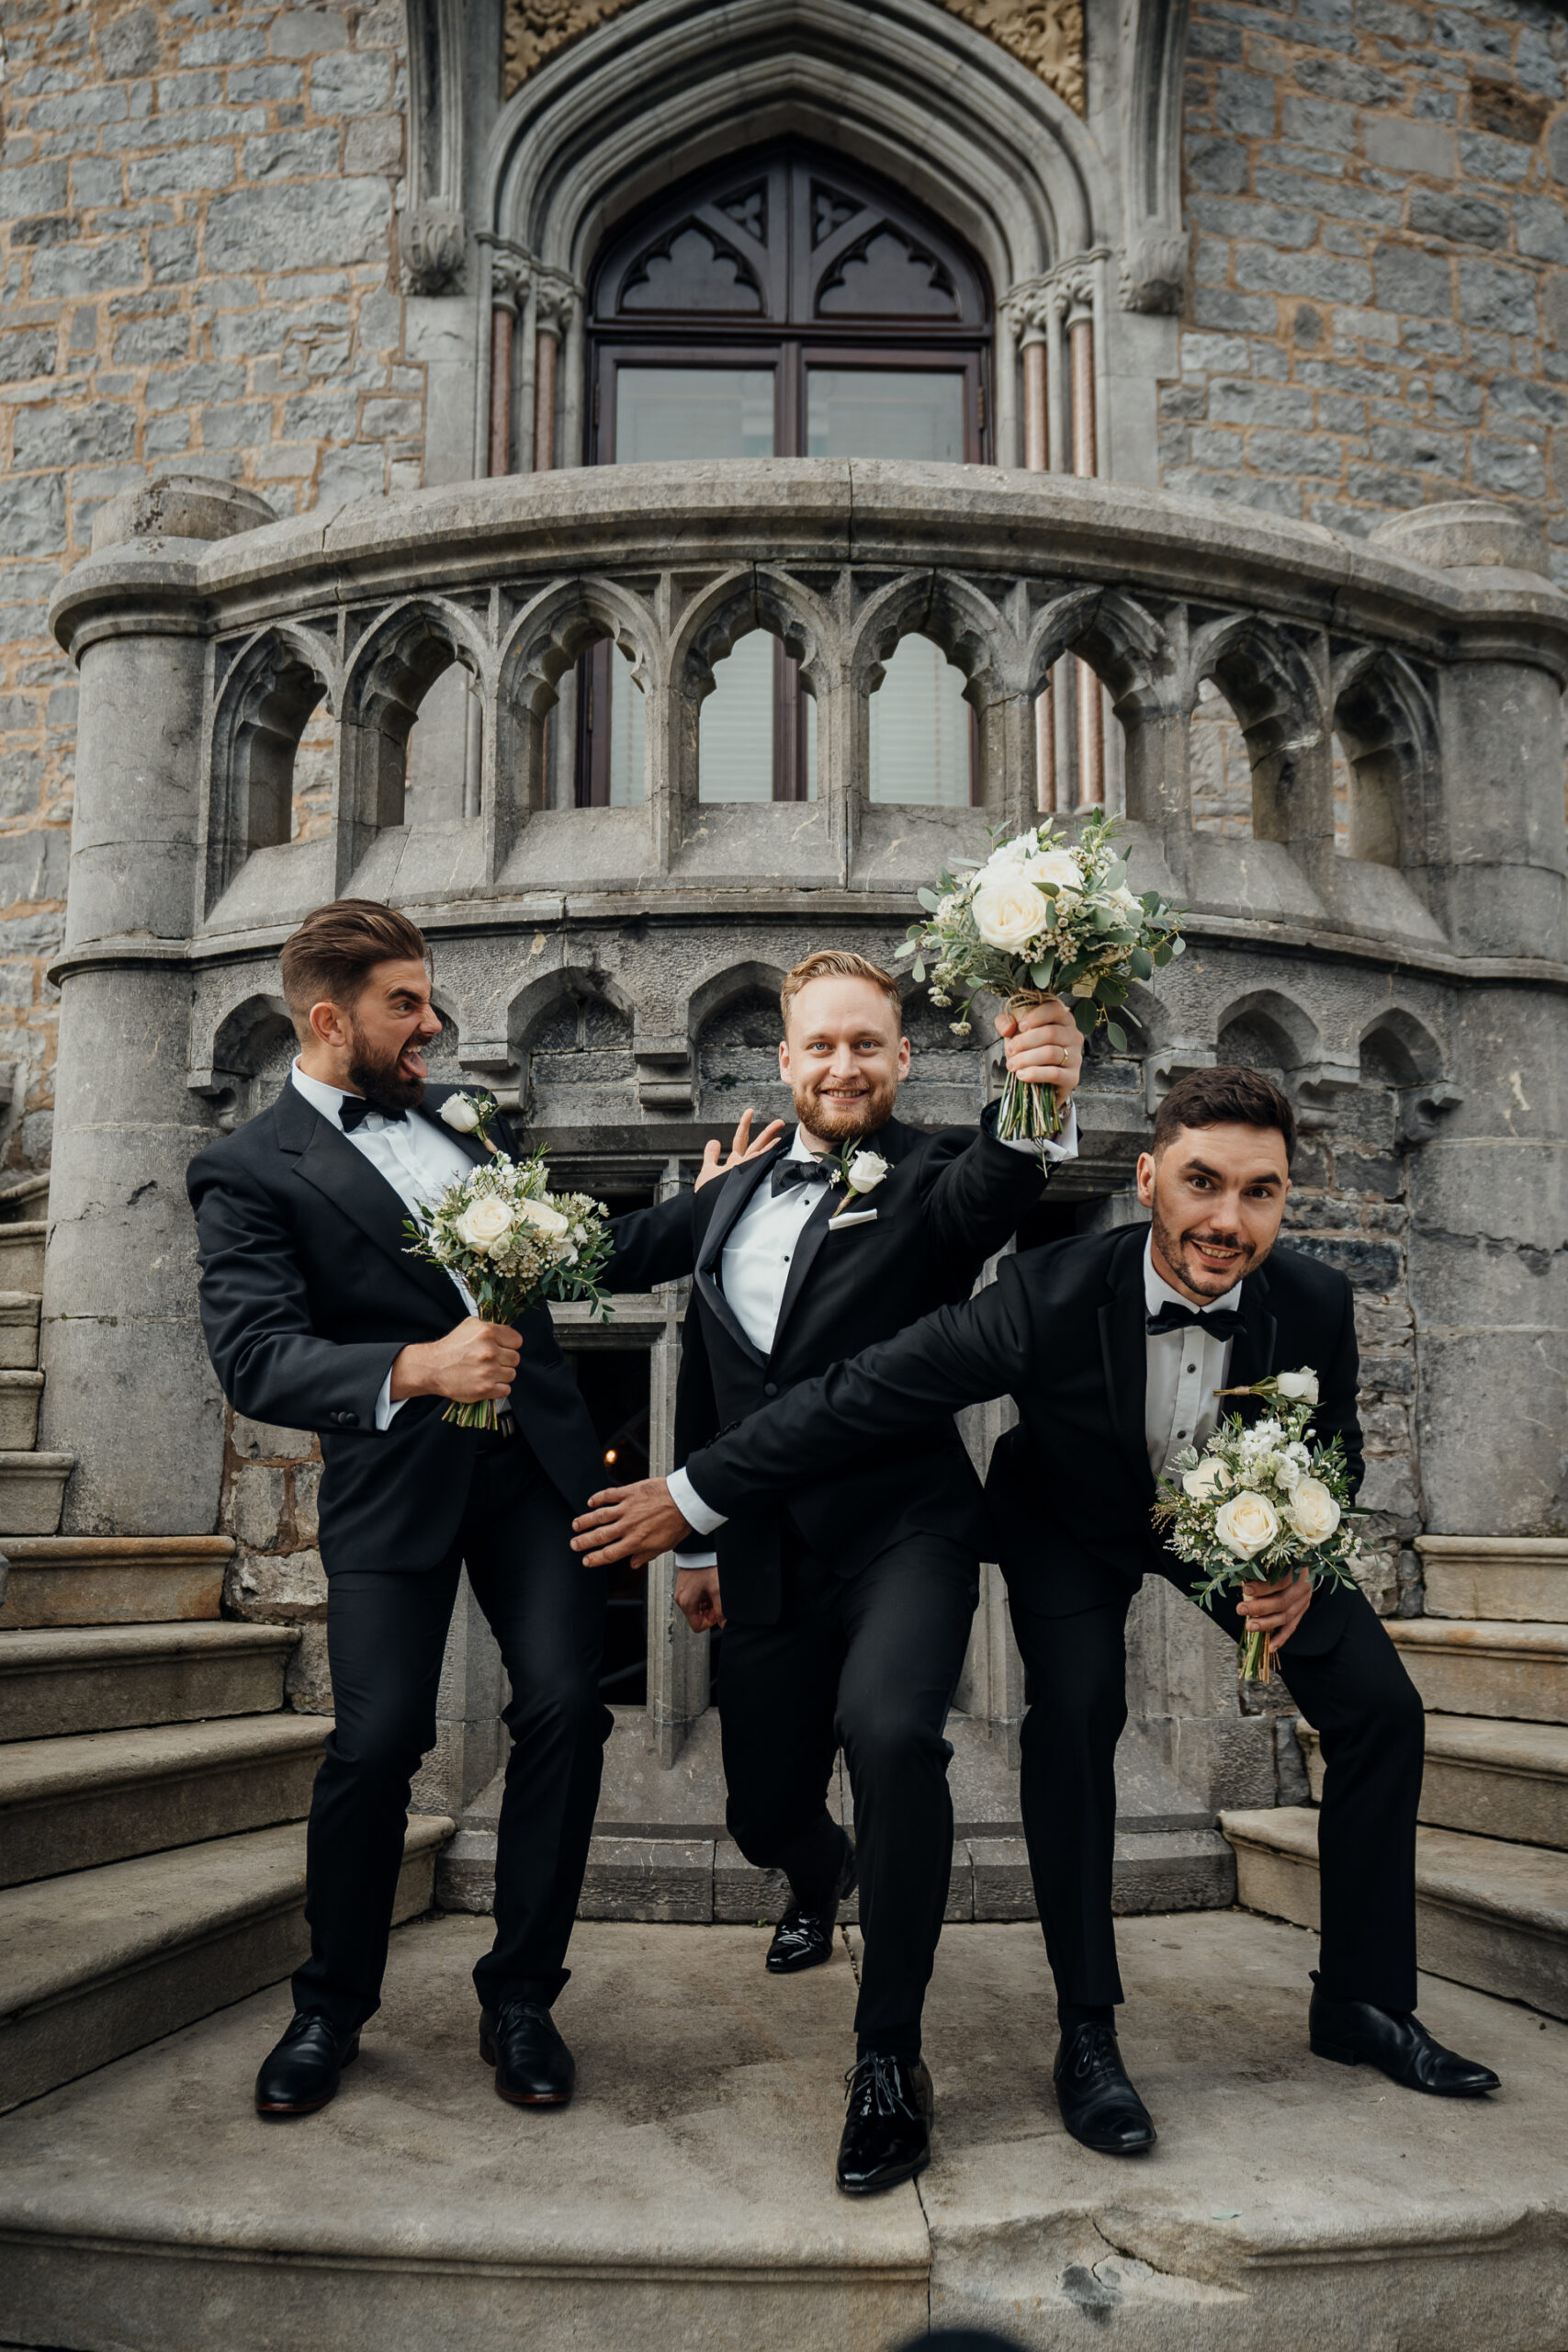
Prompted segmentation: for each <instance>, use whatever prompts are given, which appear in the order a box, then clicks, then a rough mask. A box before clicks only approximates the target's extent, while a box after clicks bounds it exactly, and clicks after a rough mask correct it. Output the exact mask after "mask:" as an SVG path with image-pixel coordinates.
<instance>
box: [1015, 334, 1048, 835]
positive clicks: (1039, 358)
mask: <svg viewBox="0 0 1568 2352" xmlns="http://www.w3.org/2000/svg"><path fill="white" fill-rule="evenodd" d="M1045 336H1046V330H1045V327H1044V325H1043V323H1042V322H1041V321H1039V320H1038V319H1036V320H1035V321H1034V322H1032V324H1031V326H1030V327H1029V329H1028V331H1027V333H1026V334H1025V336H1024V343H1023V462H1024V465H1025V467H1026V468H1027V469H1028V470H1029V471H1030V472H1031V473H1043V472H1044V471H1045V469H1046V461H1047V458H1048V457H1049V455H1050V429H1051V412H1050V406H1049V400H1048V381H1047V379H1048V372H1049V371H1048V363H1047V357H1046V340H1045ZM1034 805H1035V808H1036V809H1038V810H1039V812H1040V814H1041V815H1042V816H1045V817H1048V816H1050V815H1051V814H1052V813H1053V812H1054V810H1055V806H1056V713H1055V687H1054V685H1053V684H1052V681H1051V679H1050V678H1049V677H1047V678H1046V680H1045V683H1044V684H1043V686H1042V687H1041V689H1040V691H1039V693H1038V694H1037V695H1035V697H1034Z"/></svg>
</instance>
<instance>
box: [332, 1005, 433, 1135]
mask: <svg viewBox="0 0 1568 2352" xmlns="http://www.w3.org/2000/svg"><path fill="white" fill-rule="evenodd" d="M348 1041H349V1052H350V1060H349V1065H348V1078H349V1083H350V1085H351V1086H356V1087H357V1088H358V1089H359V1091H360V1093H361V1094H369V1095H374V1097H375V1098H376V1100H377V1102H378V1103H391V1104H392V1105H393V1107H394V1108H395V1109H397V1110H399V1111H416V1110H417V1109H418V1108H419V1106H420V1104H421V1103H423V1100H424V1080H423V1078H404V1077H403V1076H402V1074H401V1072H400V1070H399V1069H398V1063H399V1061H400V1059H401V1057H402V1052H403V1048H402V1046H399V1047H398V1050H397V1052H396V1053H395V1054H392V1055H391V1056H389V1057H387V1056H383V1057H381V1058H379V1059H378V1058H377V1057H376V1055H375V1054H374V1052H373V1051H372V1049H371V1047H370V1046H369V1045H368V1044H367V1041H366V1039H365V1038H364V1037H363V1036H362V1035H360V1032H359V1030H358V1028H357V1027H356V1026H355V1021H354V1017H353V1015H352V1013H351V1014H350V1016H349V1023H348Z"/></svg>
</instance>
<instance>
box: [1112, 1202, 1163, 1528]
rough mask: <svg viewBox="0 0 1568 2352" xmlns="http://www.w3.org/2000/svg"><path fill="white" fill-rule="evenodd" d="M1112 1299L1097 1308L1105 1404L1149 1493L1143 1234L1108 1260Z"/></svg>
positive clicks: (1137, 1233)
mask: <svg viewBox="0 0 1568 2352" xmlns="http://www.w3.org/2000/svg"><path fill="white" fill-rule="evenodd" d="M1109 1289H1110V1293H1111V1295H1110V1296H1109V1298H1108V1299H1107V1300H1106V1301H1105V1304H1104V1305H1103V1306H1101V1308H1100V1363H1101V1365H1102V1368H1103V1370H1104V1374H1105V1400H1106V1405H1107V1407H1108V1408H1109V1411H1110V1415H1111V1428H1112V1430H1114V1431H1115V1434H1116V1441H1117V1443H1118V1444H1119V1445H1120V1446H1121V1448H1122V1453H1124V1454H1125V1455H1126V1457H1127V1462H1128V1466H1129V1467H1130V1468H1131V1470H1132V1472H1133V1475H1134V1477H1135V1478H1136V1480H1137V1482H1138V1484H1139V1486H1140V1487H1144V1488H1146V1489H1147V1490H1148V1492H1150V1493H1151V1494H1152V1493H1153V1491H1154V1484H1155V1478H1154V1472H1153V1471H1152V1470H1151V1469H1150V1468H1149V1449H1148V1441H1147V1438H1146V1437H1145V1433H1144V1402H1145V1397H1146V1395H1147V1391H1148V1340H1147V1337H1146V1334H1145V1329H1144V1236H1143V1231H1142V1228H1141V1227H1140V1228H1138V1229H1137V1230H1136V1231H1134V1232H1130V1233H1129V1234H1128V1236H1127V1238H1126V1240H1125V1241H1124V1242H1123V1243H1122V1247H1121V1249H1120V1250H1118V1251H1117V1253H1116V1256H1115V1258H1114V1259H1113V1261H1111V1273H1110V1283H1109Z"/></svg>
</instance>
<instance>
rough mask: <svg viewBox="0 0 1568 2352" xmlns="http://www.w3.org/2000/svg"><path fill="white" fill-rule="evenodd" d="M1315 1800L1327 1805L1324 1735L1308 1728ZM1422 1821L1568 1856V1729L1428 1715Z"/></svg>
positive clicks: (1302, 1731)
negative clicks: (1320, 1736)
mask: <svg viewBox="0 0 1568 2352" xmlns="http://www.w3.org/2000/svg"><path fill="white" fill-rule="evenodd" d="M1296 1734H1297V1736H1298V1738H1299V1739H1300V1741H1301V1744H1302V1747H1303V1752H1304V1754H1305V1756H1306V1764H1307V1781H1308V1784H1309V1786H1310V1788H1311V1790H1312V1796H1313V1803H1314V1804H1321V1803H1322V1801H1323V1756H1322V1751H1321V1749H1320V1747H1319V1744H1318V1737H1317V1734H1316V1733H1315V1732H1314V1730H1313V1728H1312V1726H1311V1724H1305V1723H1301V1724H1297V1726H1296ZM1421 1818H1422V1820H1423V1821H1425V1822H1429V1823H1431V1824H1432V1826H1434V1827H1436V1828H1439V1829H1462V1830H1465V1831H1467V1832H1469V1833H1470V1834H1471V1835H1472V1837H1477V1838H1508V1839H1511V1840H1512V1841H1513V1842H1514V1843H1515V1844H1517V1845H1522V1846H1551V1847H1553V1848H1554V1849H1557V1850H1558V1851H1559V1852H1563V1851H1568V1724H1516V1723H1501V1722H1498V1721H1496V1720H1495V1718H1493V1717H1489V1716H1484V1715H1428V1716H1427V1770H1426V1773H1425V1775H1424V1777H1423V1780H1422V1784H1421Z"/></svg>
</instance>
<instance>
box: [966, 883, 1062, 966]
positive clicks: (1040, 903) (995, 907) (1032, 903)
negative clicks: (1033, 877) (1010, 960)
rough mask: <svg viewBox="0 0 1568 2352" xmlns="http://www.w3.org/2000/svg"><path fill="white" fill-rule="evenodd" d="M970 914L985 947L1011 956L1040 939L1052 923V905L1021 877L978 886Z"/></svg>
mask: <svg viewBox="0 0 1568 2352" xmlns="http://www.w3.org/2000/svg"><path fill="white" fill-rule="evenodd" d="M973 911H974V916H975V928H976V931H977V932H978V933H979V934H980V936H981V938H982V939H983V940H984V941H985V943H986V944H987V947H998V948H1000V950H1001V951H1002V953H1003V955H1004V956H1010V955H1016V954H1017V953H1018V951H1019V950H1020V949H1021V948H1023V947H1028V946H1029V945H1031V944H1032V942H1033V941H1034V940H1036V939H1038V938H1039V936H1040V934H1041V933H1042V932H1043V930H1044V929H1045V927H1046V925H1047V923H1048V922H1050V920H1051V901H1050V900H1049V899H1045V898H1043V897H1042V896H1041V894H1040V892H1039V891H1038V890H1037V889H1036V888H1035V887H1034V885H1033V883H1032V882H1026V881H1025V880H1024V879H1023V876H1021V874H1014V875H1010V876H1002V875H998V876H993V877H992V878H990V879H988V880H987V881H985V882H982V883H981V885H980V888H978V889H977V890H976V893H975V898H974V907H973Z"/></svg>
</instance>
